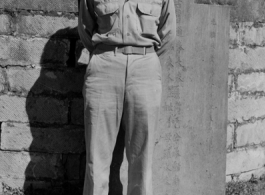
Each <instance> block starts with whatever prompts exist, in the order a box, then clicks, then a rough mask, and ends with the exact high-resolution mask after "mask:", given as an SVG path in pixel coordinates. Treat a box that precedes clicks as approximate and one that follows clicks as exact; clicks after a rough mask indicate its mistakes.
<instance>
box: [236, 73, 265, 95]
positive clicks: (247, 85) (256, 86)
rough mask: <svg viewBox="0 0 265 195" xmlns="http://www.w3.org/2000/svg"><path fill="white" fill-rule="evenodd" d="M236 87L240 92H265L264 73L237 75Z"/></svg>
mask: <svg viewBox="0 0 265 195" xmlns="http://www.w3.org/2000/svg"><path fill="white" fill-rule="evenodd" d="M237 83H238V87H237V89H238V90H239V91H241V92H255V91H263V92H265V73H264V72H253V73H251V74H241V75H239V76H238V81H237Z"/></svg>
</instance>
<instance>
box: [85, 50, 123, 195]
mask: <svg viewBox="0 0 265 195" xmlns="http://www.w3.org/2000/svg"><path fill="white" fill-rule="evenodd" d="M126 62H127V58H126V56H125V55H122V54H117V55H114V52H105V53H102V54H99V52H98V51H96V52H95V54H94V55H93V57H92V59H91V61H90V64H89V65H88V68H87V72H86V75H85V82H84V88H83V95H84V99H85V140H86V150H87V158H86V174H85V183H84V192H83V194H84V195H107V194H108V189H109V188H108V185H109V172H110V163H111V160H112V152H113V149H114V146H115V143H116V137H117V134H118V131H119V126H120V120H121V116H122V111H123V102H124V87H125V75H126Z"/></svg>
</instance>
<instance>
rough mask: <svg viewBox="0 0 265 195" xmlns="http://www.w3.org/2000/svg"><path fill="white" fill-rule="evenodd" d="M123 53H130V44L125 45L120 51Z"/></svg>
mask: <svg viewBox="0 0 265 195" xmlns="http://www.w3.org/2000/svg"><path fill="white" fill-rule="evenodd" d="M122 53H123V54H132V53H133V51H132V46H125V47H124V48H123V51H122Z"/></svg>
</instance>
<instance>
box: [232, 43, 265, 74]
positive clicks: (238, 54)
mask: <svg viewBox="0 0 265 195" xmlns="http://www.w3.org/2000/svg"><path fill="white" fill-rule="evenodd" d="M264 53H265V47H257V48H255V49H251V48H248V47H240V48H239V47H238V48H236V49H230V50H229V68H231V69H240V70H242V71H244V70H247V69H264V68H265V63H264V61H265V55H264Z"/></svg>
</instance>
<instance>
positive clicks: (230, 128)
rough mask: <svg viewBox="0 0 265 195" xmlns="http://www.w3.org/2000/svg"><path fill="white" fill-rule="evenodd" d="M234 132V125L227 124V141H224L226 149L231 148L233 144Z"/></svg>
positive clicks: (229, 149)
mask: <svg viewBox="0 0 265 195" xmlns="http://www.w3.org/2000/svg"><path fill="white" fill-rule="evenodd" d="M234 132H235V126H234V125H233V124H229V125H227V142H226V148H227V150H228V151H231V150H233V146H234V134H235V133H234Z"/></svg>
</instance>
